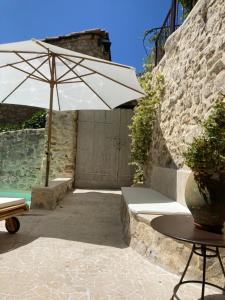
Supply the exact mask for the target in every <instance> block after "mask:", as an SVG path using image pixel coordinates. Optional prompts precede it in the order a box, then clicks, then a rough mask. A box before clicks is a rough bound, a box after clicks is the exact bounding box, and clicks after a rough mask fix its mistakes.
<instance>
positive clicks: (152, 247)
mask: <svg viewBox="0 0 225 300" xmlns="http://www.w3.org/2000/svg"><path fill="white" fill-rule="evenodd" d="M155 217H157V216H156V215H143V214H138V215H134V214H133V213H131V212H130V211H129V210H128V208H127V205H126V202H125V201H124V199H123V197H122V200H121V221H122V225H123V233H124V239H125V242H126V243H127V245H129V246H130V247H131V248H133V249H134V250H135V251H137V252H138V253H139V254H141V255H142V256H144V257H145V258H146V259H148V260H149V261H151V262H153V263H156V264H158V265H160V266H162V267H163V268H165V269H167V270H169V271H171V272H174V273H177V274H178V275H181V274H182V273H183V271H184V268H185V265H186V263H187V260H188V257H189V255H190V252H191V245H190V244H187V243H182V242H178V241H176V240H173V239H171V238H169V237H166V236H164V235H162V234H160V233H158V232H156V231H155V230H154V229H153V228H152V227H151V225H150V222H151V220H152V219H153V218H155ZM220 251H221V254H222V259H223V264H224V263H225V251H224V250H220ZM186 278H191V279H196V280H201V279H202V262H201V259H200V258H199V257H198V256H197V255H194V256H193V258H192V262H191V264H190V267H189V269H188V272H187V277H186ZM206 280H209V281H210V282H213V283H215V284H221V286H223V284H224V277H223V276H222V272H221V268H220V266H219V263H218V261H217V260H215V259H209V260H207V277H206Z"/></svg>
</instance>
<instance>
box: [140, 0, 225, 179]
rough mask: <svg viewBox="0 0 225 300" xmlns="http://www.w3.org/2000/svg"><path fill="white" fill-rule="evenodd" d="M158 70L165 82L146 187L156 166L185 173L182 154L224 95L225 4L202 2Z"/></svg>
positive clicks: (172, 39)
mask: <svg viewBox="0 0 225 300" xmlns="http://www.w3.org/2000/svg"><path fill="white" fill-rule="evenodd" d="M165 52H166V53H165V56H164V58H163V59H162V61H161V62H160V64H159V65H158V66H157V68H156V69H155V70H154V71H155V72H157V71H159V72H160V73H161V74H162V75H163V76H164V79H165V95H164V97H163V99H162V101H161V107H160V112H159V115H158V122H157V124H156V128H155V132H154V136H153V141H154V142H153V145H152V147H151V151H150V155H149V163H148V165H147V167H146V170H147V175H146V177H147V184H148V183H150V178H151V169H152V166H160V167H167V168H175V169H176V168H181V167H183V166H184V161H183V156H182V153H183V151H184V150H185V149H186V145H187V144H188V143H190V142H191V141H192V139H193V137H194V136H196V135H198V134H199V132H200V130H199V121H201V120H202V119H204V118H205V117H206V116H207V115H208V113H209V111H210V108H211V107H212V104H213V103H214V102H215V99H216V98H217V97H218V95H219V93H220V92H221V91H223V92H224V91H225V3H224V0H199V1H198V3H197V4H196V6H195V7H194V9H193V10H192V12H191V13H190V15H189V16H188V17H187V19H186V21H185V23H184V24H183V25H182V26H181V27H180V28H179V29H178V30H177V31H176V32H175V33H174V34H173V35H172V36H171V37H170V38H169V39H168V41H167V43H166V45H165Z"/></svg>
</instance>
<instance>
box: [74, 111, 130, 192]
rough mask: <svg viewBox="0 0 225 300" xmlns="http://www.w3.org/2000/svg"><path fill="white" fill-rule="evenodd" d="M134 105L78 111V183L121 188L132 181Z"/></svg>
mask: <svg viewBox="0 0 225 300" xmlns="http://www.w3.org/2000/svg"><path fill="white" fill-rule="evenodd" d="M131 117H132V110H131V109H115V110H113V111H79V113H78V137H77V154H76V175H75V186H76V187H79V188H119V187H121V186H129V185H130V184H131V183H132V175H133V174H132V168H131V166H130V165H129V161H130V141H129V137H128V134H129V132H128V124H129V123H130V121H131Z"/></svg>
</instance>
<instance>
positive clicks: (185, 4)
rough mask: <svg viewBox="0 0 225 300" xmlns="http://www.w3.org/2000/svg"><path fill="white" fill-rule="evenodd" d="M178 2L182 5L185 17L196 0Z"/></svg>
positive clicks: (180, 0)
mask: <svg viewBox="0 0 225 300" xmlns="http://www.w3.org/2000/svg"><path fill="white" fill-rule="evenodd" d="M179 2H180V3H181V5H182V7H183V16H184V18H186V17H187V16H188V15H189V13H190V11H191V10H192V7H193V5H195V4H196V3H197V2H198V0H179Z"/></svg>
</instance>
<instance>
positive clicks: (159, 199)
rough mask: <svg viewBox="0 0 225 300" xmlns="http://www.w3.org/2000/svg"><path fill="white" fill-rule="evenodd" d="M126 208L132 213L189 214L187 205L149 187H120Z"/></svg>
mask: <svg viewBox="0 0 225 300" xmlns="http://www.w3.org/2000/svg"><path fill="white" fill-rule="evenodd" d="M121 190H122V195H123V198H124V201H125V202H126V205H127V207H128V209H129V210H130V211H131V212H132V213H134V214H149V215H168V214H190V211H189V209H188V208H187V207H185V206H184V205H182V204H181V203H178V202H177V201H175V200H172V199H170V198H168V197H166V196H164V195H163V194H161V193H159V192H157V191H154V190H152V189H150V188H141V187H122V188H121Z"/></svg>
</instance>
